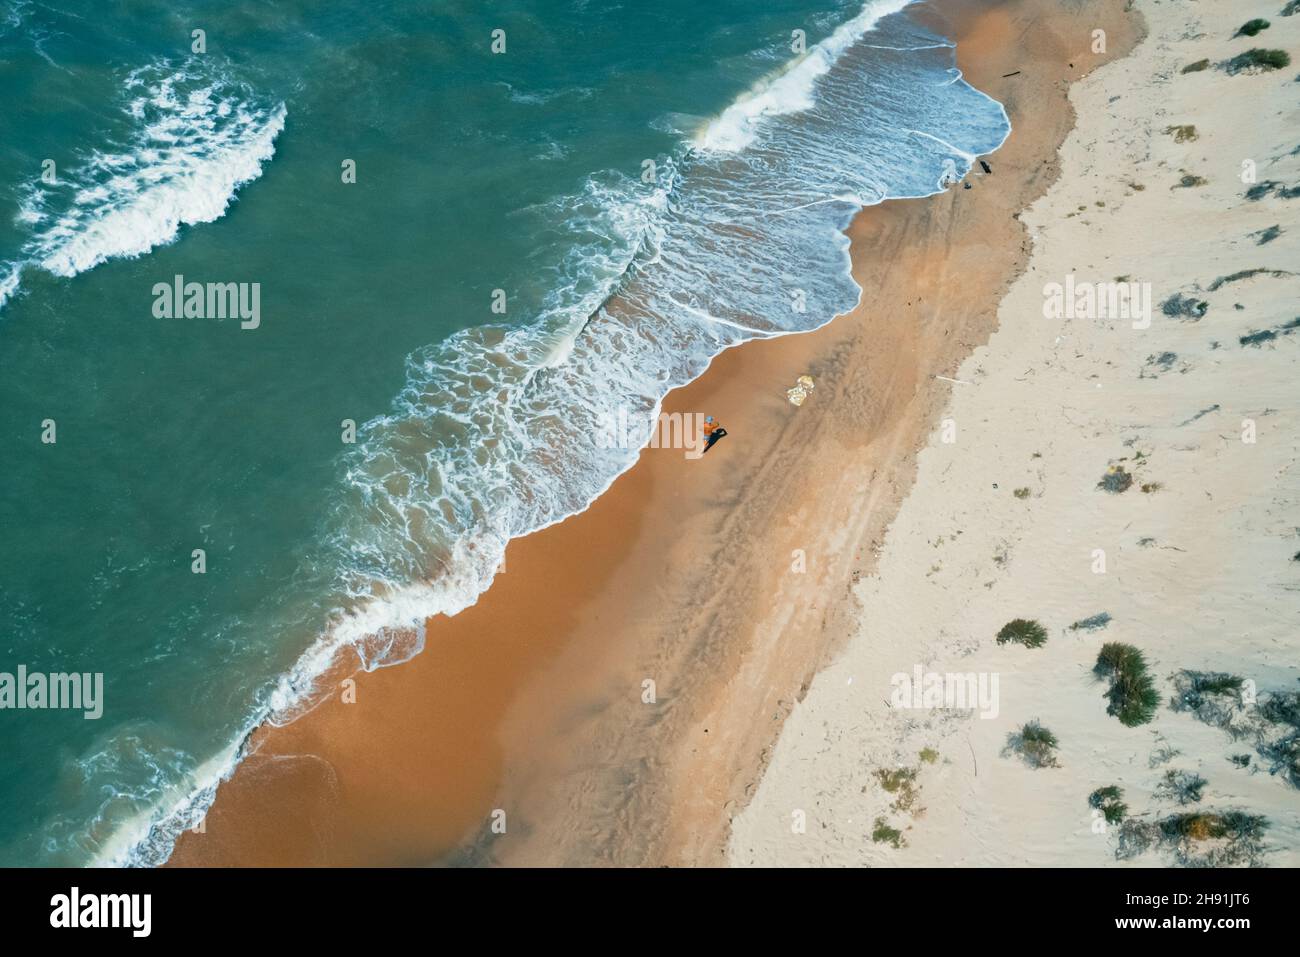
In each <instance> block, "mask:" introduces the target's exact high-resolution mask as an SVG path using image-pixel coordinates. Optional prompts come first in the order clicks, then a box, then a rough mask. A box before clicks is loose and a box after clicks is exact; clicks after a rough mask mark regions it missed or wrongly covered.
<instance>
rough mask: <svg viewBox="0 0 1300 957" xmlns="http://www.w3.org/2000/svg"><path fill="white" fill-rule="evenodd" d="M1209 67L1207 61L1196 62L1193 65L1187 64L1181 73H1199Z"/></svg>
mask: <svg viewBox="0 0 1300 957" xmlns="http://www.w3.org/2000/svg"><path fill="white" fill-rule="evenodd" d="M1209 66H1210V61H1209V60H1197V61H1196V62H1195V63H1189V64H1187V66H1185V67H1183V72H1184V73H1200V72H1201V71H1202V70H1205V69H1208V68H1209Z"/></svg>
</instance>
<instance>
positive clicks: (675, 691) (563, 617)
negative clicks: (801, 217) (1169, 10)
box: [170, 0, 1140, 865]
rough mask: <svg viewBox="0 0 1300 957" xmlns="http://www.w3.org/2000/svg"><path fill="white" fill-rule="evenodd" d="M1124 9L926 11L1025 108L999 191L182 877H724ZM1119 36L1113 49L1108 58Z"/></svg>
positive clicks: (702, 400)
mask: <svg viewBox="0 0 1300 957" xmlns="http://www.w3.org/2000/svg"><path fill="white" fill-rule="evenodd" d="M1123 7H1124V4H1123V2H1122V0H1095V2H1080V3H1076V4H1069V5H1066V6H1065V7H1064V8H1062V7H1061V6H1060V5H1058V4H1056V3H1053V2H1049V0H1009V2H1005V3H997V2H992V0H989V2H983V0H955V2H950V3H939V4H933V5H926V6H921V7H918V8H916V9H915V11H914V12H913V14H912V15H913V16H917V17H919V18H922V19H924V20H926V21H927V22H928V23H931V24H933V25H934V26H936V27H937V28H938V29H940V30H941V32H944V33H945V34H946V35H948V36H951V37H954V38H955V39H956V40H957V42H958V49H957V53H958V62H959V65H960V67H961V69H962V71H963V72H964V73H965V75H966V78H967V79H968V80H969V81H970V82H971V83H972V84H973V85H975V86H976V87H977V88H979V89H981V90H983V91H985V92H986V93H988V94H989V95H991V96H993V97H994V98H995V99H997V100H999V101H1000V102H1002V103H1003V104H1004V105H1005V106H1006V108H1007V111H1008V113H1009V115H1010V117H1011V121H1012V125H1013V132H1012V134H1011V136H1010V138H1009V139H1008V141H1007V143H1006V144H1005V145H1004V146H1003V147H1002V149H1000V150H999V151H997V152H996V153H994V154H992V155H991V156H989V157H986V159H987V160H988V162H989V163H990V165H991V167H992V174H991V175H987V176H986V175H983V174H982V173H981V172H979V168H978V165H977V167H976V171H974V172H973V173H972V174H971V175H970V176H968V177H967V181H968V182H970V183H971V184H972V188H971V189H969V190H966V189H962V188H961V187H960V186H958V187H954V188H951V189H949V190H948V191H947V192H946V193H945V194H942V195H939V196H934V197H930V198H927V199H920V200H903V201H893V202H888V203H885V204H882V205H881V206H878V207H872V208H870V209H867V210H865V211H864V212H863V213H862V214H860V215H859V216H858V217H857V218H856V219H855V220H854V223H853V225H852V227H851V228H850V237H851V240H852V257H853V264H854V265H853V272H854V276H855V278H856V279H857V281H858V283H859V285H861V287H862V289H863V296H862V301H861V303H860V304H859V306H858V308H856V309H855V310H854V311H853V312H851V313H849V314H848V315H846V316H843V317H841V318H839V319H837V320H836V321H835V322H833V323H831V324H830V325H828V326H826V327H824V328H822V329H820V330H818V331H816V332H813V333H809V334H806V335H800V336H789V337H784V338H780V339H773V340H765V341H757V342H751V343H748V344H746V345H744V346H742V347H739V348H736V349H732V350H730V351H728V352H726V353H724V354H722V355H721V356H719V357H718V358H717V359H716V360H715V361H714V363H713V365H712V366H711V367H710V369H709V370H708V371H707V372H706V373H705V374H704V375H703V376H702V377H701V378H700V379H699V380H697V381H696V382H694V383H691V384H690V385H688V386H686V387H684V388H681V389H678V390H676V391H675V392H673V393H672V394H671V395H670V396H669V397H668V398H667V399H666V400H665V403H664V411H665V412H668V413H672V412H690V413H694V412H704V413H710V414H713V415H715V416H717V417H718V419H719V420H720V421H721V422H722V423H723V424H724V425H725V426H726V428H727V430H728V432H729V436H728V437H727V438H726V439H724V440H722V442H721V443H720V444H719V445H718V446H717V447H716V448H715V449H714V450H713V451H712V452H710V453H709V454H708V455H707V456H705V457H704V458H701V459H689V458H686V457H685V456H684V455H683V453H682V451H681V450H680V449H678V450H673V449H647V450H645V451H644V452H643V453H642V455H641V458H640V460H639V461H638V463H637V464H636V466H635V467H634V468H632V469H631V470H630V471H629V472H628V473H627V474H625V475H623V476H622V477H621V478H620V479H618V481H617V482H615V483H614V485H613V486H612V487H611V488H610V490H609V491H608V492H607V493H606V494H605V495H604V496H602V497H601V498H600V499H598V500H597V501H596V502H595V503H594V504H593V505H592V506H591V508H590V509H588V510H587V511H586V512H584V513H582V514H581V515H578V516H575V517H573V518H571V519H569V520H568V521H565V522H563V523H561V524H559V525H556V526H553V527H551V528H548V529H545V530H544V531H541V532H538V533H537V534H534V535H531V536H529V537H527V538H524V539H521V540H518V541H515V542H513V543H511V545H510V546H509V548H508V550H507V559H506V571H505V572H504V573H503V574H501V575H499V576H498V578H497V580H496V582H495V583H494V584H493V586H492V588H491V589H490V590H489V591H488V593H487V594H485V595H484V596H483V597H482V598H481V599H480V600H479V602H478V603H477V604H476V605H474V606H473V607H471V608H469V609H467V610H466V611H464V612H462V613H461V614H460V615H457V616H456V617H454V618H451V619H446V618H439V619H434V620H431V621H429V623H428V629H427V635H426V647H425V650H424V652H423V653H422V654H421V655H419V656H418V657H417V658H415V659H413V660H412V661H411V662H409V663H407V664H404V665H401V666H399V667H394V668H387V669H382V670H380V671H377V672H374V673H371V674H365V675H360V676H358V677H357V683H356V689H355V696H356V701H355V703H351V704H345V703H342V702H341V701H340V700H339V698H338V696H335V697H334V698H332V699H331V700H329V701H327V702H325V703H324V704H322V705H321V706H320V707H318V708H317V709H316V710H315V711H313V712H311V713H310V714H308V715H307V716H305V717H303V718H301V719H300V720H298V721H296V722H295V723H293V724H291V725H288V726H286V727H282V728H266V729H262V730H260V731H259V732H258V733H257V735H256V736H255V741H256V748H257V751H256V753H255V754H253V755H252V756H251V757H249V758H248V759H246V760H245V761H244V762H243V764H241V766H240V767H239V769H238V770H237V771H236V773H235V774H234V776H233V777H232V778H231V780H230V781H228V782H226V783H224V784H223V785H222V786H221V788H220V789H219V791H218V795H217V800H216V802H215V803H214V805H213V807H212V809H211V811H210V812H209V814H208V816H207V819H206V821H205V832H204V833H202V834H193V833H187V834H185V835H183V836H182V838H181V840H180V841H179V842H178V844H177V847H176V850H175V853H174V854H173V856H172V860H171V862H170V863H172V864H177V865H224V864H239V865H295V864H321V865H326V864H328V865H363V864H379V865H387V864H428V863H437V862H444V863H503V864H620V865H621V864H641V865H646V864H663V863H668V864H716V863H721V862H722V861H723V860H724V857H723V854H724V850H725V842H726V837H727V831H728V822H729V820H730V817H731V816H732V815H733V814H734V813H735V812H736V811H737V810H738V809H739V808H740V807H742V806H743V805H744V804H745V802H746V801H747V797H748V795H749V793H750V791H751V790H752V788H753V787H754V785H755V783H756V781H757V778H758V775H759V774H760V773H761V771H762V768H763V765H764V762H765V761H766V757H767V752H768V749H769V748H770V746H771V744H772V742H773V741H774V740H775V738H776V735H777V733H778V732H779V730H780V728H781V723H782V720H783V719H784V717H785V716H786V714H788V712H789V709H790V707H791V706H792V704H793V703H794V701H795V700H797V699H798V698H799V697H800V696H801V695H802V694H803V693H804V691H805V690H806V688H807V683H808V682H809V681H810V680H811V678H812V676H813V674H814V673H815V672H816V671H817V669H818V667H819V665H820V664H821V663H822V662H823V661H825V660H826V656H827V655H828V654H830V653H832V652H833V651H834V650H835V649H836V647H837V646H838V645H839V643H840V642H842V641H843V639H844V636H845V634H846V633H847V628H848V624H849V623H850V621H851V619H852V615H853V614H854V611H855V609H854V605H853V600H852V598H851V596H850V594H849V586H850V584H851V583H852V582H853V581H854V580H855V579H856V578H857V577H858V576H860V575H863V574H866V573H868V572H869V571H870V569H871V567H872V563H873V560H874V559H873V556H874V550H875V548H876V547H877V546H878V544H879V542H880V540H881V538H882V536H883V533H884V530H885V528H886V527H887V525H888V523H889V521H890V520H891V518H892V516H893V515H894V513H895V511H896V509H897V506H898V503H899V501H900V500H901V498H902V496H903V495H905V494H906V491H907V488H908V486H909V485H910V482H911V480H912V476H913V473H914V468H915V454H916V450H917V448H918V446H919V444H920V442H921V440H922V438H923V437H924V436H925V435H926V434H928V433H929V431H930V430H932V429H933V428H935V427H936V426H937V424H938V423H937V415H938V413H939V411H940V410H941V408H942V406H943V404H944V401H945V398H946V396H947V395H948V390H949V389H952V388H961V387H962V386H961V385H960V384H951V383H949V382H947V381H945V380H943V379H941V378H936V377H940V376H953V375H954V374H955V373H954V370H956V368H957V366H958V365H959V363H960V361H961V360H962V359H963V358H964V357H965V356H966V355H967V354H969V352H970V351H971V350H972V349H973V348H974V347H975V346H977V345H979V344H980V343H982V342H984V341H985V340H986V339H987V337H988V335H989V333H990V332H991V331H992V328H993V326H994V323H995V321H996V318H995V317H996V310H997V305H998V302H999V301H1000V299H1001V297H1002V294H1003V292H1004V291H1005V289H1006V288H1007V286H1008V285H1009V283H1010V281H1011V280H1012V279H1013V278H1014V277H1015V276H1016V275H1017V274H1018V272H1019V270H1021V269H1022V268H1023V266H1024V262H1025V259H1026V257H1027V252H1028V239H1027V237H1026V236H1025V234H1024V230H1023V228H1022V227H1021V225H1020V224H1019V222H1018V221H1017V220H1016V218H1015V217H1016V214H1017V213H1018V211H1019V210H1021V209H1023V208H1024V207H1025V206H1026V205H1028V203H1029V202H1031V201H1032V200H1033V199H1035V198H1036V197H1037V196H1039V195H1041V194H1042V193H1043V192H1044V191H1045V190H1046V188H1047V186H1048V185H1049V184H1050V182H1051V181H1052V180H1053V179H1054V177H1055V175H1056V149H1057V147H1058V146H1059V145H1060V143H1061V142H1062V141H1063V139H1064V137H1065V134H1066V133H1067V132H1068V130H1069V128H1070V126H1071V124H1072V119H1073V118H1072V116H1071V113H1070V108H1069V104H1068V100H1067V98H1066V91H1067V89H1068V85H1069V82H1070V81H1072V80H1074V79H1077V78H1078V77H1080V76H1082V75H1084V74H1085V73H1086V72H1088V71H1089V70H1091V69H1092V68H1094V67H1095V66H1096V65H1098V64H1099V63H1100V62H1103V61H1104V60H1106V59H1109V58H1112V57H1114V56H1116V55H1120V54H1122V53H1123V52H1125V51H1127V49H1129V48H1130V47H1131V46H1132V44H1133V43H1134V42H1135V39H1136V36H1137V33H1138V31H1139V29H1140V24H1139V22H1138V21H1137V18H1136V15H1135V14H1130V13H1127V12H1125V10H1124V9H1123ZM1095 29H1104V30H1105V31H1106V36H1107V48H1108V51H1109V52H1108V53H1107V54H1102V55H1096V54H1092V53H1091V52H1090V47H1091V44H1092V40H1093V35H1092V31H1093V30H1095ZM1015 71H1018V73H1016V75H1014V76H1010V77H1007V76H1005V74H1010V73H1013V72H1015ZM804 373H809V374H811V375H812V376H813V377H814V379H815V382H816V387H815V389H814V390H813V392H812V394H811V395H810V396H809V398H808V399H807V401H806V402H805V403H804V404H803V405H802V406H801V407H795V406H793V405H791V404H790V403H789V402H787V401H786V397H785V390H786V389H788V388H790V387H791V386H793V385H794V384H795V380H796V378H797V377H798V376H799V375H801V374H804ZM647 681H652V682H653V683H654V686H653V690H654V701H653V702H652V703H651V702H647V701H646V700H645V699H646V697H648V695H647V693H646V688H647V685H646V682H647ZM497 810H500V811H502V812H504V820H505V823H506V830H505V833H504V834H498V833H495V832H494V830H493V828H492V815H493V812H494V811H497Z"/></svg>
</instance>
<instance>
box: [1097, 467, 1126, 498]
mask: <svg viewBox="0 0 1300 957" xmlns="http://www.w3.org/2000/svg"><path fill="white" fill-rule="evenodd" d="M1132 484H1133V475H1132V473H1131V472H1129V471H1128V469H1126V468H1124V466H1122V465H1112V466H1111V467H1110V468H1108V469H1107V470H1106V474H1105V475H1103V476H1102V477H1101V481H1100V482H1098V483H1097V488H1099V489H1103V490H1105V491H1107V492H1110V493H1111V494H1112V495H1118V494H1119V493H1120V492H1127V491H1128V490H1129V487H1130V486H1132Z"/></svg>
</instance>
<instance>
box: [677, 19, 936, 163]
mask: <svg viewBox="0 0 1300 957" xmlns="http://www.w3.org/2000/svg"><path fill="white" fill-rule="evenodd" d="M911 2H912V0H869V2H868V3H867V5H866V6H865V7H863V8H862V12H860V13H859V14H858V15H857V16H856V17H854V18H853V19H852V20H848V21H846V22H845V23H843V24H841V25H840V26H839V27H837V28H836V29H835V30H834V32H832V33H831V35H830V36H828V37H827V38H826V39H824V40H822V41H821V42H820V43H816V44H814V45H813V46H812V47H811V48H810V49H809V50H807V51H806V52H805V53H804V54H803V56H801V57H799V58H798V59H797V60H794V61H792V62H790V63H788V64H786V66H784V67H783V68H782V69H781V70H780V71H779V72H778V73H776V74H775V75H773V76H769V77H766V78H764V79H763V80H761V81H759V82H758V83H757V84H756V85H755V86H754V87H753V89H751V90H749V91H748V92H747V93H745V94H743V95H742V96H741V97H739V98H738V99H737V100H736V101H735V102H734V103H732V104H731V105H730V106H729V107H727V109H726V110H724V111H723V113H722V115H721V116H719V117H717V118H716V119H714V120H712V121H711V122H709V124H708V125H707V126H705V127H704V129H703V130H701V131H700V133H699V135H698V136H697V137H696V140H695V145H696V146H697V147H699V148H701V149H711V150H722V151H726V152H732V153H734V152H737V151H739V150H743V149H744V148H745V147H746V146H749V145H750V144H751V143H752V142H753V141H754V138H755V137H756V136H757V135H758V132H759V130H760V128H761V127H762V126H763V124H765V123H766V122H768V121H770V120H771V118H772V117H776V116H785V115H788V114H791V113H800V112H803V111H804V110H808V109H811V108H812V106H813V104H814V102H815V97H814V87H815V86H816V83H817V80H818V78H819V77H822V76H824V75H825V74H826V73H827V71H829V70H830V68H831V67H832V66H833V65H834V63H835V61H836V60H838V59H839V58H840V57H841V56H843V54H844V51H845V50H847V49H848V48H849V47H851V46H853V44H854V43H855V42H857V41H858V40H859V39H861V37H862V35H863V34H865V33H867V32H868V31H869V30H871V29H872V28H873V27H874V26H875V25H876V24H877V23H879V22H880V20H881V18H882V17H886V16H888V15H889V14H891V13H897V12H898V11H900V10H902V9H903V8H904V7H906V6H907V5H908V4H910V3H911Z"/></svg>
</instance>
